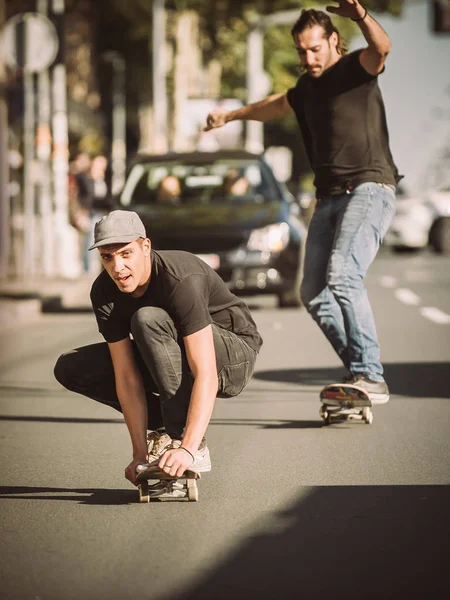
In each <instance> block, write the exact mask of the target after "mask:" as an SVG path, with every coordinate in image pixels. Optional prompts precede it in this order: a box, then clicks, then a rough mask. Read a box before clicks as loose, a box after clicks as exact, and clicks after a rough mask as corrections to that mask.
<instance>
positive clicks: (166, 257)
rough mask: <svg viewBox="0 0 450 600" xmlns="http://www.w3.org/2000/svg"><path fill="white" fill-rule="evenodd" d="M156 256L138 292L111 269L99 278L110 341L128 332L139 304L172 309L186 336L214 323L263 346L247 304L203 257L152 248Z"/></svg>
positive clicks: (102, 327)
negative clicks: (122, 285)
mask: <svg viewBox="0 0 450 600" xmlns="http://www.w3.org/2000/svg"><path fill="white" fill-rule="evenodd" d="M151 260H152V270H151V275H150V282H149V285H148V288H147V289H146V291H145V293H144V294H143V295H142V296H141V297H139V298H135V297H133V296H131V295H130V294H126V293H124V292H121V291H120V290H119V288H118V287H117V285H116V284H115V283H114V281H113V280H112V279H111V277H110V276H109V275H108V273H107V272H106V271H103V272H102V273H100V275H99V276H98V277H97V279H96V280H95V281H94V283H93V285H92V289H91V302H92V306H93V308H94V313H95V316H96V319H97V323H98V328H99V331H100V333H101V334H102V335H103V337H104V338H105V340H106V341H107V342H110V343H112V342H118V341H120V340H123V339H126V338H127V337H129V334H130V331H131V329H130V325H131V318H132V316H133V315H134V313H135V312H136V311H137V310H138V309H139V308H141V307H143V306H157V307H159V308H162V309H163V310H165V311H166V312H167V313H168V314H169V315H170V317H171V318H172V320H173V321H174V323H175V327H176V328H177V331H178V332H179V334H180V335H181V336H182V337H185V336H187V335H190V334H192V333H196V332H197V331H200V330H201V329H204V328H205V327H207V326H208V325H209V324H212V323H215V324H216V325H218V326H219V327H222V328H223V329H226V330H228V331H233V332H234V333H235V334H237V335H239V336H240V337H242V338H243V339H244V340H245V341H246V342H247V344H248V345H249V346H250V347H251V348H253V349H254V350H256V352H258V351H259V349H260V347H261V345H262V338H261V336H260V335H259V333H258V331H257V329H256V325H255V322H254V321H253V319H252V317H251V315H250V311H249V309H248V308H247V305H246V304H245V303H244V302H243V301H242V300H241V299H239V298H238V297H237V296H235V295H234V294H232V293H231V292H230V290H229V289H228V287H227V285H226V284H225V283H224V281H223V280H222V279H221V278H220V276H219V275H218V274H217V273H216V272H215V271H214V270H213V269H211V267H210V266H208V265H207V264H206V263H205V262H204V261H203V260H201V259H200V258H198V257H197V256H195V255H194V254H190V253H189V252H182V251H179V250H165V251H160V252H156V251H154V250H152V256H151Z"/></svg>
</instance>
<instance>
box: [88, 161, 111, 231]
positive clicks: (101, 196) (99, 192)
mask: <svg viewBox="0 0 450 600" xmlns="http://www.w3.org/2000/svg"><path fill="white" fill-rule="evenodd" d="M107 168H108V159H107V158H106V156H103V155H102V154H99V155H98V156H94V158H93V159H92V163H91V168H90V176H91V179H92V182H93V186H94V197H93V200H92V216H93V218H92V221H93V226H92V229H94V225H95V223H96V222H97V221H100V219H101V218H102V217H104V216H105V215H107V214H108V212H110V210H111V197H110V193H109V189H108V184H107V183H106V171H107ZM92 239H94V238H93V237H92Z"/></svg>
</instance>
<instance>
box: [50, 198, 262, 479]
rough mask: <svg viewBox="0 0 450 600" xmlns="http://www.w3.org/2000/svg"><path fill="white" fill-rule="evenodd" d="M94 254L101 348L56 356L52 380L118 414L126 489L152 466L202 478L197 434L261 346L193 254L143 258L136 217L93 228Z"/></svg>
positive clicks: (243, 377) (236, 387)
mask: <svg viewBox="0 0 450 600" xmlns="http://www.w3.org/2000/svg"><path fill="white" fill-rule="evenodd" d="M93 248H98V249H99V252H100V256H101V259H102V263H103V266H104V271H103V272H102V273H101V274H100V275H99V276H98V277H97V279H96V280H95V281H94V284H93V286H92V289H91V301H92V305H93V308H94V312H95V316H96V318H97V323H98V328H99V331H100V333H101V334H102V335H103V337H104V338H105V340H106V343H100V344H94V345H91V346H85V347H83V348H78V349H76V350H73V351H71V352H68V353H66V354H64V355H62V356H61V357H60V358H59V359H58V362H57V364H56V366H55V377H56V379H57V380H58V381H59V382H60V383H61V384H62V385H64V386H65V387H66V388H68V389H69V390H72V391H74V392H78V393H79V394H82V395H84V396H87V397H89V398H93V399H94V400H97V401H98V402H102V403H104V404H107V405H108V406H112V407H113V408H116V409H117V410H119V411H121V412H123V415H124V417H125V421H126V424H127V426H128V430H129V433H130V437H131V442H132V448H133V460H132V461H131V463H130V464H129V465H128V466H127V468H126V469H125V476H126V477H127V479H129V480H130V481H131V482H132V483H136V474H137V472H139V471H141V470H147V469H148V468H151V467H154V468H155V467H158V466H159V468H160V469H163V470H164V471H165V472H166V473H168V474H170V475H172V476H175V475H178V476H181V475H182V474H183V473H184V471H185V470H186V469H193V470H196V471H198V472H201V471H210V470H211V459H210V454H209V450H208V446H207V445H206V440H205V432H206V429H207V427H208V424H209V420H210V418H211V414H212V410H213V407H214V402H215V398H216V396H219V397H222V398H228V397H232V396H237V395H238V394H239V393H240V392H241V391H242V390H243V388H244V387H245V386H246V384H247V382H248V380H249V379H250V376H251V374H252V372H253V369H254V366H255V361H256V357H257V355H258V351H259V349H260V347H261V344H262V340H261V337H260V335H259V333H258V331H257V329H256V325H255V323H254V321H253V319H252V317H251V315H250V312H249V310H248V308H247V306H246V305H245V303H244V302H243V301H242V300H241V299H239V298H237V297H236V296H234V294H232V293H231V292H230V290H229V289H228V286H227V285H226V284H225V283H224V282H223V280H222V279H221V278H220V277H219V275H218V274H217V273H216V272H215V271H214V270H213V269H212V268H211V267H209V266H208V265H207V264H206V263H205V262H204V261H202V260H201V259H200V258H198V257H197V256H195V255H194V254H190V253H188V252H178V251H175V250H172V251H169V252H164V251H161V252H156V251H154V250H152V248H151V242H150V240H149V239H148V238H147V234H146V232H145V228H144V225H143V223H142V221H141V220H140V218H139V217H138V215H137V214H136V213H135V212H131V211H122V210H116V211H113V212H111V213H110V214H109V215H107V216H106V217H104V218H103V219H101V220H100V221H99V222H98V223H97V225H96V228H95V243H94V245H93V246H92V247H91V249H93ZM130 334H132V336H133V339H131V337H130ZM147 429H149V430H150V431H149V433H148V434H147V437H146V431H147Z"/></svg>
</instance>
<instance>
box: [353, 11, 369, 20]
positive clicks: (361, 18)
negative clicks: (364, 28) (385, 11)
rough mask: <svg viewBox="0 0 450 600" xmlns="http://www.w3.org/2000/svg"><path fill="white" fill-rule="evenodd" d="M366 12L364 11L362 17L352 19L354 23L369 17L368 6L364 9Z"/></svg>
mask: <svg viewBox="0 0 450 600" xmlns="http://www.w3.org/2000/svg"><path fill="white" fill-rule="evenodd" d="M364 10H365V11H366V12H365V13H364V16H363V17H360V18H359V19H352V21H353V22H354V23H360V22H361V21H364V19H365V18H366V17H367V8H365V9H364Z"/></svg>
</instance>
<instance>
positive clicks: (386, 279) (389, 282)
mask: <svg viewBox="0 0 450 600" xmlns="http://www.w3.org/2000/svg"><path fill="white" fill-rule="evenodd" d="M380 283H381V285H382V286H383V287H385V288H393V287H395V286H396V284H397V278H396V277H392V276H391V275H383V276H382V277H380Z"/></svg>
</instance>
